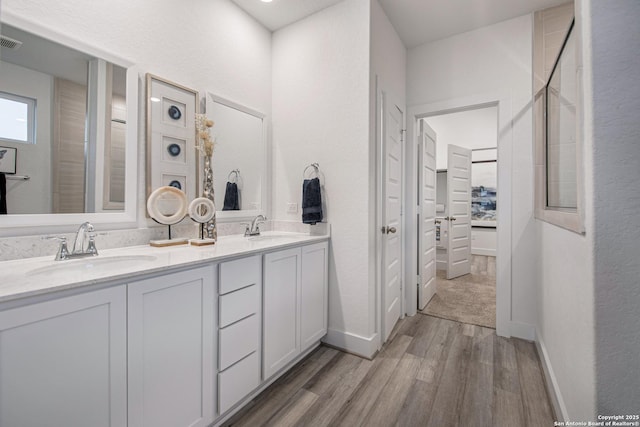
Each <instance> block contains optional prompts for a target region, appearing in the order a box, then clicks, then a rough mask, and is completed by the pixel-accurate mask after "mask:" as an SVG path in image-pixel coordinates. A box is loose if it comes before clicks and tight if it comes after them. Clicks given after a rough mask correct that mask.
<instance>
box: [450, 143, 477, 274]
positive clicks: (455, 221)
mask: <svg viewBox="0 0 640 427" xmlns="http://www.w3.org/2000/svg"><path fill="white" fill-rule="evenodd" d="M448 150H449V151H448V153H447V155H448V170H447V206H448V209H449V210H448V212H449V216H448V217H447V218H446V219H447V220H448V221H449V236H448V239H449V247H448V250H447V279H453V278H455V277H459V276H462V275H464V274H469V273H470V272H471V150H467V149H466V148H462V147H458V146H457V145H451V144H450V145H449V146H448Z"/></svg>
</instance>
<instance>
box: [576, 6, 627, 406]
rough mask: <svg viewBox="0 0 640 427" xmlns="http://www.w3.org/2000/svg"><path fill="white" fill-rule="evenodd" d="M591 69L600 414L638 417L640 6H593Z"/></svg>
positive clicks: (589, 8) (597, 380)
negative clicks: (636, 415)
mask: <svg viewBox="0 0 640 427" xmlns="http://www.w3.org/2000/svg"><path fill="white" fill-rule="evenodd" d="M587 4H590V5H589V7H588V8H587V9H586V10H585V12H586V13H587V14H588V15H589V17H590V19H591V34H590V35H591V38H590V40H589V41H590V42H591V46H592V67H593V70H592V72H593V75H592V79H593V86H592V91H593V92H592V96H593V99H592V102H593V122H592V123H593V199H594V220H595V230H594V231H595V234H594V262H595V271H594V273H595V274H594V280H595V283H594V287H595V318H596V385H597V388H596V390H597V405H598V406H597V411H598V413H600V414H637V413H638V410H639V409H640V375H638V373H639V372H640V357H639V356H638V355H639V354H640V315H639V313H640V308H639V307H640V215H639V212H640V192H639V191H638V183H640V145H639V140H640V121H639V120H638V112H639V111H640V73H639V72H638V70H640V56H638V52H640V26H639V25H638V21H639V20H640V2H638V1H636V0H612V1H607V2H603V1H596V0H592V1H590V2H587Z"/></svg>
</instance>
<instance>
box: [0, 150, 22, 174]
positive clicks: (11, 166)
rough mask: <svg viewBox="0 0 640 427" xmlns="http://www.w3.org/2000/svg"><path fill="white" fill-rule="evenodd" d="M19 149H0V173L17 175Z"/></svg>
mask: <svg viewBox="0 0 640 427" xmlns="http://www.w3.org/2000/svg"><path fill="white" fill-rule="evenodd" d="M17 158H18V149H17V148H13V147H0V172H2V173H8V174H15V173H16V161H17Z"/></svg>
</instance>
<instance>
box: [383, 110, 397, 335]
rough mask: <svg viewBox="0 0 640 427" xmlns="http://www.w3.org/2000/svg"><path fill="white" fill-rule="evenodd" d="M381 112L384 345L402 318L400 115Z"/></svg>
mask: <svg viewBox="0 0 640 427" xmlns="http://www.w3.org/2000/svg"><path fill="white" fill-rule="evenodd" d="M384 111H385V112H384V134H383V135H384V138H383V141H382V143H383V161H384V166H383V171H382V176H383V182H382V192H383V195H382V200H383V203H384V207H383V221H382V225H383V226H382V233H383V234H384V236H383V238H382V286H383V292H382V306H383V309H384V317H383V325H382V333H383V337H384V340H383V341H386V340H387V338H389V335H390V334H391V331H392V330H393V327H394V326H395V324H396V322H397V321H398V319H399V318H400V316H401V314H402V313H401V310H402V307H401V296H402V238H401V235H402V111H401V110H400V109H399V108H398V107H397V106H396V105H395V104H393V103H388V102H387V101H386V100H385V101H384Z"/></svg>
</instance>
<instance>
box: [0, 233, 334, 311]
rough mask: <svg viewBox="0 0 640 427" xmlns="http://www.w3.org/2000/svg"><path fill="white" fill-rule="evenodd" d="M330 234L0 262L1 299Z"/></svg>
mask: <svg viewBox="0 0 640 427" xmlns="http://www.w3.org/2000/svg"><path fill="white" fill-rule="evenodd" d="M328 238H329V236H328V235H309V234H303V233H287V232H278V231H274V232H264V233H262V236H256V237H253V238H245V237H243V236H241V235H234V236H224V237H220V238H219V239H218V242H217V243H216V244H215V245H210V246H200V247H197V246H190V245H180V246H169V247H164V248H155V247H151V246H148V245H145V246H131V247H125V248H118V249H106V250H103V251H100V248H98V251H99V253H100V254H99V255H98V256H97V257H90V258H80V259H74V260H68V261H54V260H53V258H54V256H55V254H51V255H50V256H47V257H38V258H26V259H21V260H14V261H3V262H0V303H2V302H6V301H12V300H17V299H20V298H26V297H31V296H35V295H42V294H46V293H50V292H54V291H60V290H65V289H72V288H78V287H82V286H89V285H97V284H102V283H109V282H122V283H126V281H134V280H138V278H140V277H142V276H145V275H148V274H154V273H158V272H163V271H167V270H172V269H179V268H184V267H196V266H198V265H200V264H202V265H204V264H206V263H207V262H211V261H216V262H217V261H222V260H225V259H228V258H234V257H240V256H247V255H251V254H255V253H261V252H268V251H271V250H276V249H281V248H285V247H291V246H298V245H302V244H309V243H314V242H320V241H323V240H327V239H328Z"/></svg>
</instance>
